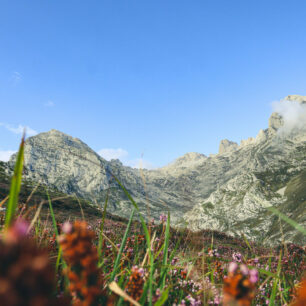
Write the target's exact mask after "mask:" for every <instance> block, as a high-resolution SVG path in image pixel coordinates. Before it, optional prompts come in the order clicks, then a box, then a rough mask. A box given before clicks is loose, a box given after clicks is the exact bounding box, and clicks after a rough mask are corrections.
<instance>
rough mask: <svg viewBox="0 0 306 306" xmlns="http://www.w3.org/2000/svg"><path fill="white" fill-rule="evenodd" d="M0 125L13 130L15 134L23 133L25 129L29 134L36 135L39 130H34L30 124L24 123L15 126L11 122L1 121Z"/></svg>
mask: <svg viewBox="0 0 306 306" xmlns="http://www.w3.org/2000/svg"><path fill="white" fill-rule="evenodd" d="M0 126H3V127H4V128H6V129H7V130H8V131H10V132H12V133H14V134H23V132H24V130H25V131H26V134H27V135H28V136H34V135H37V134H38V133H37V131H35V130H33V129H32V128H30V127H29V126H24V125H21V124H19V125H18V126H17V127H14V126H12V125H10V124H7V123H3V122H0Z"/></svg>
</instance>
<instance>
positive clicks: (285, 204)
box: [10, 96, 306, 243]
mask: <svg viewBox="0 0 306 306" xmlns="http://www.w3.org/2000/svg"><path fill="white" fill-rule="evenodd" d="M286 99H287V100H289V101H295V102H298V103H300V105H304V104H305V103H306V98H305V97H302V96H288V97H287V98H286ZM283 126H284V120H283V118H282V117H281V116H280V115H279V114H277V113H273V114H272V115H271V117H270V120H269V127H268V128H267V129H265V130H261V131H260V132H259V134H258V136H257V137H256V138H249V139H248V140H245V141H242V142H241V144H240V145H238V144H236V143H234V142H231V141H228V140H223V141H221V144H220V152H219V154H216V155H212V156H209V157H206V156H205V155H203V154H199V153H187V154H186V155H184V156H183V157H180V158H178V159H177V160H176V161H175V162H173V163H172V164H170V165H168V166H166V167H163V168H160V169H156V170H145V169H144V170H138V169H133V168H130V167H125V166H123V165H122V163H121V162H120V161H118V160H112V161H110V162H108V161H106V160H105V159H103V158H102V157H100V156H99V155H98V154H97V153H96V152H94V151H93V150H92V149H91V148H89V147H88V146H87V145H86V144H85V143H83V142H82V141H81V140H79V139H77V138H73V137H71V136H69V135H66V134H64V133H62V132H59V131H56V130H51V131H50V132H46V133H41V134H39V135H37V136H34V137H30V138H28V139H27V141H26V147H25V166H26V169H27V173H26V177H27V178H28V179H31V180H33V181H37V182H41V183H43V184H45V185H48V186H50V187H54V188H56V189H58V190H60V191H61V192H64V193H67V194H76V195H77V196H79V197H82V198H84V199H87V200H89V201H90V202H91V203H95V204H96V205H98V206H101V205H103V203H104V199H105V196H106V193H107V192H108V191H110V203H109V211H110V212H111V213H113V214H115V215H118V216H122V217H128V216H129V215H130V212H131V203H130V202H129V201H128V199H127V198H126V197H125V196H124V194H123V192H122V190H121V188H119V186H118V184H117V183H116V182H115V181H114V179H113V178H112V174H114V175H115V176H116V177H117V178H118V179H119V180H120V182H121V183H122V184H123V185H124V186H125V187H126V188H127V190H128V191H129V192H130V193H131V195H132V196H133V198H134V199H135V200H136V201H137V203H138V204H139V206H140V209H141V211H142V212H143V214H144V215H145V216H147V217H148V218H151V217H154V218H155V219H157V218H159V215H160V214H161V213H162V212H166V211H167V210H170V211H171V215H172V224H173V225H175V226H181V227H184V226H187V227H189V228H190V229H192V230H201V229H206V228H209V229H213V230H221V231H224V232H226V233H229V234H233V235H236V234H238V235H239V234H241V233H244V235H246V237H247V238H249V239H255V240H258V241H266V242H270V243H277V242H278V241H279V240H280V239H283V238H285V239H286V240H287V241H292V242H297V243H305V240H304V239H305V238H303V237H301V236H300V235H299V234H298V233H297V232H296V231H295V230H293V228H290V227H287V225H286V224H283V225H282V226H283V227H284V237H282V235H281V231H280V230H279V221H278V217H275V216H272V215H271V213H270V212H268V211H267V209H266V207H268V206H274V207H276V208H277V209H279V210H281V211H282V212H284V213H285V214H288V215H289V216H291V217H292V218H293V219H296V221H298V222H299V223H300V224H301V225H304V226H305V224H306V219H305V217H304V216H305V205H304V204H305V197H304V193H303V190H304V189H303V187H302V186H303V184H305V183H306V182H305V175H304V173H305V169H306V129H305V123H303V122H301V123H300V124H299V125H298V128H295V129H292V130H290V132H284V130H283ZM13 160H14V157H13V158H12V160H11V161H10V163H11V164H12V162H13Z"/></svg>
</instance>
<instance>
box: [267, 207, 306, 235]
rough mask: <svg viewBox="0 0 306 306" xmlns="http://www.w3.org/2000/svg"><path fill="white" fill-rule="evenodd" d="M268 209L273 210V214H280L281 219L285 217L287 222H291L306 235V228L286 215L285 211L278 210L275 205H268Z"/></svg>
mask: <svg viewBox="0 0 306 306" xmlns="http://www.w3.org/2000/svg"><path fill="white" fill-rule="evenodd" d="M267 209H268V210H269V211H271V212H272V213H273V214H275V215H277V216H279V217H280V218H281V219H283V220H284V221H285V222H287V223H288V224H290V225H291V226H292V227H294V228H295V229H296V230H298V231H299V232H301V233H302V234H303V235H306V229H305V228H304V227H302V226H301V225H299V224H298V223H297V222H295V221H294V220H292V219H290V218H288V217H287V216H286V215H284V214H283V213H281V212H280V211H279V210H277V209H276V208H274V207H267Z"/></svg>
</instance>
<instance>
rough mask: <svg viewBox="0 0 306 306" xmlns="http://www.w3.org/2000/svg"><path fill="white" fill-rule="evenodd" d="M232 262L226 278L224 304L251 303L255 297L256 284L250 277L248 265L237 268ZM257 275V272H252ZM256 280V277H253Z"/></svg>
mask: <svg viewBox="0 0 306 306" xmlns="http://www.w3.org/2000/svg"><path fill="white" fill-rule="evenodd" d="M233 267H234V266H233V264H232V267H230V268H229V275H228V277H225V278H224V287H223V292H224V298H223V305H241V306H242V305H243V306H247V305H251V302H252V300H253V298H254V297H255V284H254V282H252V281H251V280H250V279H249V277H248V276H249V271H248V268H247V266H246V265H243V264H242V265H240V268H239V269H237V268H236V267H234V268H233ZM252 273H254V275H255V272H252ZM252 280H254V279H252Z"/></svg>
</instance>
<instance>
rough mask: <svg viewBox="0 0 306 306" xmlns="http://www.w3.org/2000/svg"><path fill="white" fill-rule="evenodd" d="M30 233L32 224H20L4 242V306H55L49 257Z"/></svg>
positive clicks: (0, 288)
mask: <svg viewBox="0 0 306 306" xmlns="http://www.w3.org/2000/svg"><path fill="white" fill-rule="evenodd" d="M27 230H28V224H27V223H26V222H25V221H23V220H17V221H16V223H15V224H14V225H13V226H12V227H11V228H10V229H9V230H8V231H6V232H4V234H3V237H2V239H1V240H0V305H10V306H18V305H25V306H27V305H39V306H47V305H48V306H49V305H54V304H52V301H51V300H52V299H51V297H52V291H53V288H54V284H53V280H54V274H53V269H52V266H51V265H50V263H49V258H48V253H47V251H46V250H42V249H39V248H38V247H37V246H36V244H35V242H34V241H33V240H32V239H30V238H29V237H28V236H27V235H26V233H27ZM53 303H54V300H53Z"/></svg>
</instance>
